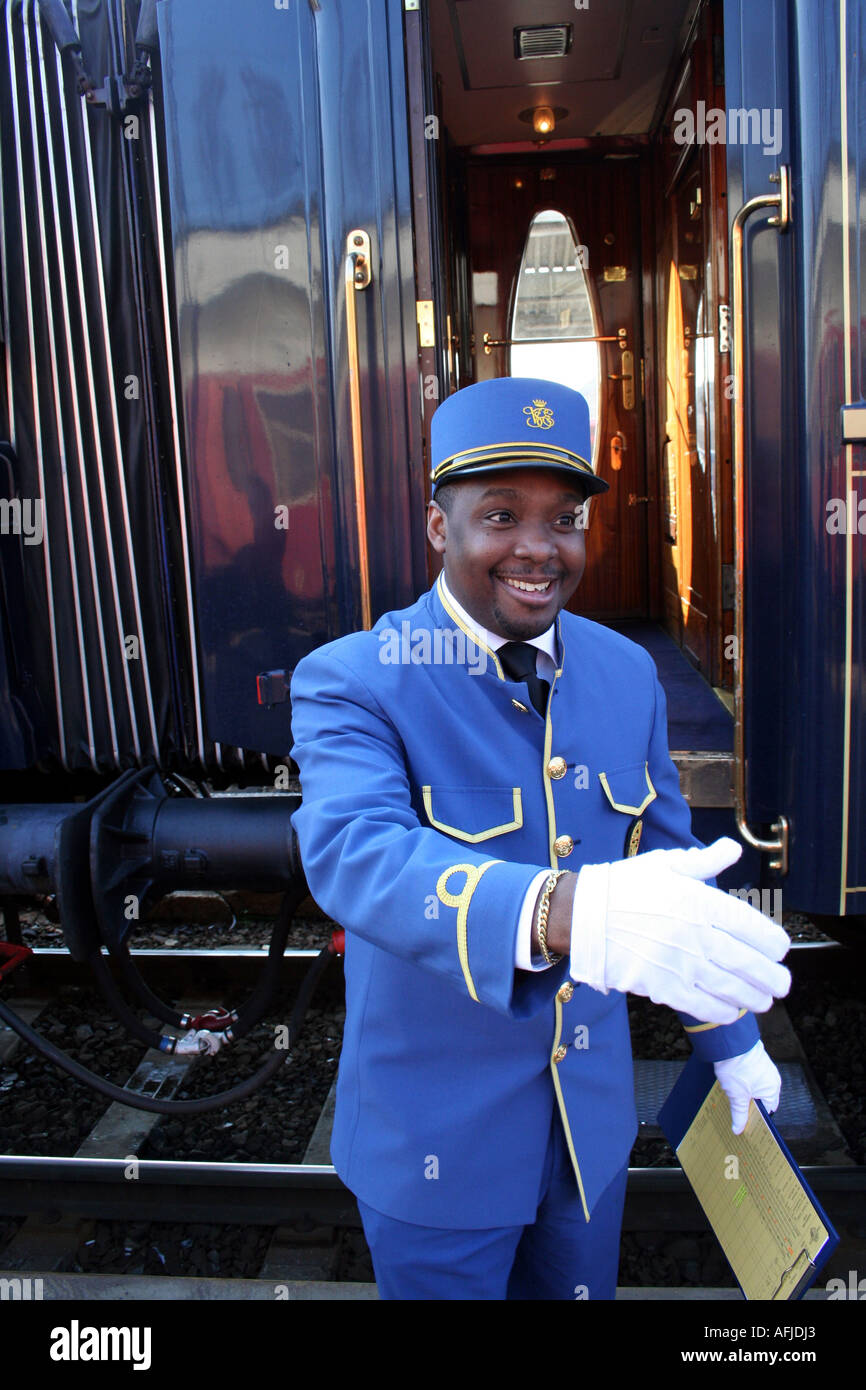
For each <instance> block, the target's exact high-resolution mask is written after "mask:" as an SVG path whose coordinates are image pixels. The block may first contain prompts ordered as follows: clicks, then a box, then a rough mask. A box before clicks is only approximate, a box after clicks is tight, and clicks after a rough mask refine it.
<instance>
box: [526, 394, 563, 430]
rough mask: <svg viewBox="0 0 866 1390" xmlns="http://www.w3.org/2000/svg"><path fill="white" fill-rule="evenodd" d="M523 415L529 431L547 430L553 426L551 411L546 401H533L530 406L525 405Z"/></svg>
mask: <svg viewBox="0 0 866 1390" xmlns="http://www.w3.org/2000/svg"><path fill="white" fill-rule="evenodd" d="M523 413H524V415H525V416H526V425H527V428H528V429H531V430H549V429H550V427H551V425H553V424H554V423H555V422H554V419H553V411H552V410H551V408H550V406H549V405H548V404H547V401H533V402H532V405H525V406H524V407H523Z"/></svg>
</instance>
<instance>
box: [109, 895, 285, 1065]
mask: <svg viewBox="0 0 866 1390" xmlns="http://www.w3.org/2000/svg"><path fill="white" fill-rule="evenodd" d="M308 892H309V889H308V888H307V885H306V882H305V881H304V880H303V879H301V881H300V883H295V884H293V885H292V887H291V888H289V889H288V890H287V891H286V892H285V893H284V894H283V898H282V901H281V903H280V909H279V912H278V913H277V917H276V921H275V922H274V929H273V931H272V932H271V940H270V944H269V946H268V956H267V962H266V964H265V966H264V968H263V970H262V973H261V975H260V977H259V980H258V982H257V984H256V985H255V987H254V989H253V992H252V994H251V995H250V997H249V999H247V1001H246V1003H245V1004H244V1005H242V1007H241V1008H240V1009H238V1010H237V1014H236V1017H235V1019H234V1021H233V1022H232V1025H231V1030H232V1041H233V1042H235V1041H237V1039H238V1038H243V1037H245V1036H246V1034H247V1033H249V1032H250V1030H251V1029H252V1028H254V1027H255V1025H256V1024H257V1023H258V1021H259V1019H260V1018H262V1017H263V1016H264V1014H265V1012H266V1011H267V1009H268V1007H269V1005H270V1004H271V1002H272V1001H273V1000H274V999H275V998H276V995H277V991H278V990H279V987H280V972H281V967H282V961H283V956H284V954H285V950H286V942H287V941H288V939H289V929H290V927H291V925H292V918H293V917H294V915H295V912H296V911H297V909H298V906H299V905H300V904H301V903H302V902H303V900H304V898H305V897H306V896H307V893H308ZM110 949H111V948H110V947H109V950H110ZM99 959H100V960H104V957H102V956H100V957H99ZM111 959H112V960H114V961H116V962H117V967H118V970H119V972H120V975H121V978H122V980H123V982H124V984H126V985H127V986H128V988H129V989H130V991H131V992H132V993H133V994H134V995H135V996H136V998H137V999H138V1002H139V1003H140V1004H141V1005H143V1007H144V1008H146V1009H148V1010H149V1011H150V1012H151V1013H152V1014H153V1016H154V1018H159V1019H162V1021H163V1023H168V1024H170V1025H171V1026H172V1027H173V1028H180V1027H182V1026H183V1025H182V1023H181V1019H182V1017H183V1015H182V1014H179V1013H178V1012H177V1011H176V1010H175V1009H172V1008H171V1007H170V1006H169V1005H168V1004H166V1003H165V1002H164V1000H162V999H160V997H159V995H158V994H154V992H153V990H152V989H151V988H150V986H149V985H148V984H147V982H146V981H145V980H144V979H143V978H142V976H141V974H140V972H139V971H138V969H137V967H136V966H135V965H134V964H133V962H132V960H131V958H130V955H129V944H128V938H127V939H126V940H124V941H123V942H122V943H121V946H120V949H119V950H118V951H116V952H114V951H112V952H111ZM88 963H89V964H90V965H92V964H93V961H92V960H91V961H90V962H88ZM106 978H107V979H109V980H110V976H106V975H105V974H101V975H100V988H102V989H103V992H104V993H105V997H106V1000H107V1002H108V1003H109V1004H110V1006H111V1007H112V1008H113V1009H114V1011H115V1013H117V1015H118V1017H119V1018H122V1021H123V1022H124V1023H127V1026H129V1027H130V1031H131V1032H135V1029H134V1028H133V1027H132V1026H131V1025H130V1024H128V1015H127V1012H126V1011H124V1012H123V1014H121V1011H120V1007H119V1005H118V1000H122V996H121V995H120V994H119V993H118V991H117V990H116V989H114V988H108V987H103V984H102V981H103V980H105V979H106ZM133 1017H134V1015H133ZM137 1036H140V1034H138V1035H137ZM150 1045H151V1046H152V1047H155V1046H156V1044H155V1043H151V1044H150Z"/></svg>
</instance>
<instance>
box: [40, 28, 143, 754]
mask: <svg viewBox="0 0 866 1390" xmlns="http://www.w3.org/2000/svg"><path fill="white" fill-rule="evenodd" d="M35 29H36V49H37V52H38V54H39V72H40V85H41V89H42V111H43V116H44V120H45V143H46V148H47V153H48V178H49V185H50V188H51V206H52V210H53V213H54V234H55V241H56V252H55V254H56V256H57V269H58V272H59V285H60V303H61V308H62V311H63V330H64V337H65V340H66V370H67V372H68V374H69V388H70V397H71V401H72V421H73V429H74V435H75V445H76V452H77V456H78V482H79V487H80V488H81V501H82V510H83V513H84V532H85V537H86V541H87V558H88V561H89V564H90V587H91V592H92V595H93V615H94V617H95V619H96V634H97V642H98V646H99V654H100V658H101V664H102V684H103V689H104V691H105V711H106V716H107V719H108V729H109V738H110V740H111V751H112V755H113V761H114V766H115V767H117V766H119V763H120V753H119V749H118V743H117V721H116V720H115V717H114V691H113V690H112V687H111V674H110V670H109V664H108V652H107V650H106V644H105V625H104V621H103V614H102V601H101V588H102V586H101V584H100V581H99V575H98V574H97V569H96V551H95V547H94V540H93V519H92V517H91V514H90V489H89V487H88V482H87V471H86V468H85V463H84V438H83V434H82V428H81V410H80V407H79V400H78V373H77V371H76V366H75V359H76V353H75V350H74V348H73V344H72V324H71V322H70V318H69V295H68V291H67V285H68V275H67V270H66V252H65V249H64V246H65V237H64V235H63V230H62V228H61V225H60V199H59V196H58V189H57V160H56V159H55V155H54V140H53V137H52V134H51V124H52V122H51V115H50V98H49V94H48V85H47V80H46V79H47V74H46V71H45V53H44V50H43V45H42V28H41V25H40V23H39V21H38V18H37V20H36V24H35ZM54 56H55V62H56V63H57V65H58V78H59V80H60V83H61V86H60V89H59V98H60V107H61V109H63V106H64V100H63V97H64V92H63V85H62V82H63V78H62V73H61V72H60V71H59V65H60V55H59V54H58V52H57V50H56V49H55V50H54ZM66 154H67V165H66V167H67V168H68V169H69V168H71V167H72V166H71V164H70V162H69V151H68V148H67V151H66ZM72 244H73V247H74V249H75V261H76V268H77V271H78V284H79V295H80V296H83V287H82V284H81V280H82V274H83V272H82V267H81V248H80V246H79V244H78V234H77V227H76V224H75V220H74V216H73V223H72ZM82 307H83V306H82ZM86 325H87V318H86V313H85V316H84V319H83V327H84V330H85V344H86V342H87V336H86ZM86 356H87V351H86V347H85V358H86ZM91 385H92V383H91ZM58 412H59V405H58ZM58 420H59V413H58ZM95 423H96V421H95V416H94V425H95ZM94 438H95V442H96V446H97V457H98V455H99V446H98V431H97V430H95V431H94ZM106 544H107V546H108V553H109V557H111V541H110V537H109V535H108V531H107V530H106ZM109 563H110V567H111V568H112V569H113V560H112V559H111V558H110V560H109ZM122 640H123V634H122V632H121V645H122ZM85 659H86V658H85ZM123 664H124V666H125V665H126V662H125V661H124V663H123ZM88 684H89V682H88Z"/></svg>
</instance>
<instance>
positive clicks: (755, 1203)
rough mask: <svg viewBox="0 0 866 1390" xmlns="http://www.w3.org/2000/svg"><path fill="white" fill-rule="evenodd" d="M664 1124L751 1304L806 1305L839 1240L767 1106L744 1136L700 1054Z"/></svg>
mask: <svg viewBox="0 0 866 1390" xmlns="http://www.w3.org/2000/svg"><path fill="white" fill-rule="evenodd" d="M658 1122H659V1124H660V1125H661V1127H662V1129H663V1130H664V1133H665V1135H666V1136H667V1138H668V1140H669V1142H670V1144H671V1147H672V1148H673V1149H674V1150H675V1152H676V1155H677V1157H678V1158H679V1160H680V1164H681V1165H682V1169H683V1172H684V1173H685V1175H686V1177H687V1178H688V1180H689V1182H690V1183H691V1186H692V1189H693V1191H694V1193H695V1196H696V1197H697V1199H698V1201H699V1202H700V1204H701V1206H702V1207H703V1209H704V1213H705V1215H706V1217H707V1220H708V1221H709V1223H710V1225H711V1226H712V1228H713V1231H714V1232H715V1234H716V1237H717V1239H718V1241H719V1244H720V1245H721V1247H722V1250H723V1251H724V1254H725V1258H726V1259H727V1261H728V1263H729V1265H730V1266H731V1269H732V1270H733V1273H734V1277H735V1278H736V1280H737V1283H738V1284H739V1286H740V1289H741V1290H742V1293H743V1297H744V1298H746V1299H749V1300H757V1299H766V1300H770V1301H778V1302H787V1301H790V1300H793V1299H798V1298H802V1297H803V1294H804V1293H805V1292H806V1290H807V1289H808V1288H809V1286H810V1285H811V1284H812V1283H813V1282H814V1280H815V1279H816V1277H817V1275H818V1271H819V1270H820V1269H821V1268H822V1266H823V1265H824V1264H825V1263H826V1261H827V1259H828V1258H829V1256H830V1255H831V1254H832V1252H833V1251H834V1250H835V1249H836V1246H837V1245H838V1244H839V1237H838V1235H837V1233H836V1231H835V1230H834V1229H833V1227H832V1225H831V1224H830V1221H829V1220H828V1218H827V1215H826V1213H825V1212H824V1210H823V1208H822V1207H821V1205H820V1204H819V1203H818V1201H817V1200H816V1198H815V1195H814V1193H813V1192H812V1191H811V1189H810V1187H809V1185H808V1183H807V1182H806V1180H805V1179H804V1177H803V1174H802V1173H801V1172H800V1169H799V1168H798V1167H797V1164H796V1163H795V1162H794V1159H793V1158H792V1156H791V1154H790V1152H789V1150H788V1148H787V1146H786V1144H785V1142H784V1140H783V1139H782V1137H781V1135H780V1134H779V1132H778V1130H777V1129H776V1126H775V1125H774V1124H773V1122H772V1120H771V1119H770V1117H769V1115H768V1114H767V1112H766V1110H765V1109H764V1107H763V1105H762V1104H761V1103H760V1101H755V1102H754V1103H753V1104H752V1105H751V1106H750V1107H749V1118H748V1121H747V1122H746V1128H745V1130H744V1131H743V1133H742V1134H734V1133H733V1132H732V1131H731V1111H730V1106H729V1105H728V1098H727V1096H726V1095H725V1093H724V1091H723V1090H722V1088H721V1086H720V1085H719V1084H718V1082H717V1081H716V1074H715V1071H714V1070H713V1065H712V1063H711V1062H702V1061H701V1060H700V1059H699V1058H698V1057H696V1056H694V1054H693V1055H692V1056H691V1057H690V1059H689V1061H688V1062H687V1063H686V1065H685V1067H684V1068H683V1071H682V1075H681V1076H680V1079H679V1080H678V1082H677V1084H676V1085H675V1086H674V1089H673V1090H672V1091H671V1093H670V1095H669V1096H668V1098H667V1100H666V1101H665V1103H664V1105H663V1106H662V1108H661V1110H660V1112H659V1117H658Z"/></svg>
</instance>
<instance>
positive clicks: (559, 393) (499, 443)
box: [430, 376, 610, 496]
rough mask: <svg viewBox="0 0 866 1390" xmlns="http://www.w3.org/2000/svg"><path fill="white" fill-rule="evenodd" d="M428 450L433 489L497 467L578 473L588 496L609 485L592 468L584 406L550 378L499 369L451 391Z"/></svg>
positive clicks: (435, 418)
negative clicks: (499, 372)
mask: <svg viewBox="0 0 866 1390" xmlns="http://www.w3.org/2000/svg"><path fill="white" fill-rule="evenodd" d="M430 451H431V455H432V459H433V471H432V473H431V477H432V479H433V491H434V493H435V491H436V488H437V487H438V485H439V484H440V483H445V482H451V480H452V479H453V478H465V477H467V476H469V475H470V474H475V473H492V472H494V471H496V470H499V469H503V468H554V469H557V470H558V471H560V472H563V473H569V474H570V475H571V476H572V477H573V478H579V479H580V481H581V482H582V483H583V485H584V487H585V489H586V493H587V496H589V495H591V494H592V493H594V492H607V490H608V488H609V486H610V485H609V484H608V483H606V482H605V481H604V479H603V478H599V477H598V476H597V474H595V473H593V471H592V465H591V463H590V458H591V457H592V448H591V445H590V435H589V406H588V405H587V403H586V401H585V399H584V398H583V396H582V395H581V394H580V392H579V391H573V390H572V389H571V387H569V386H560V384H559V383H558V382H555V381H539V380H536V379H535V378H534V377H518V376H503V377H495V378H494V379H493V380H492V381H479V382H477V383H476V385H474V386H465V387H464V388H463V390H462V391H455V392H454V394H453V395H452V396H449V397H448V399H447V400H446V401H443V402H442V404H441V405H440V407H439V409H438V410H437V411H436V412H435V413H434V415H433V420H432V426H431V433H430Z"/></svg>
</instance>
